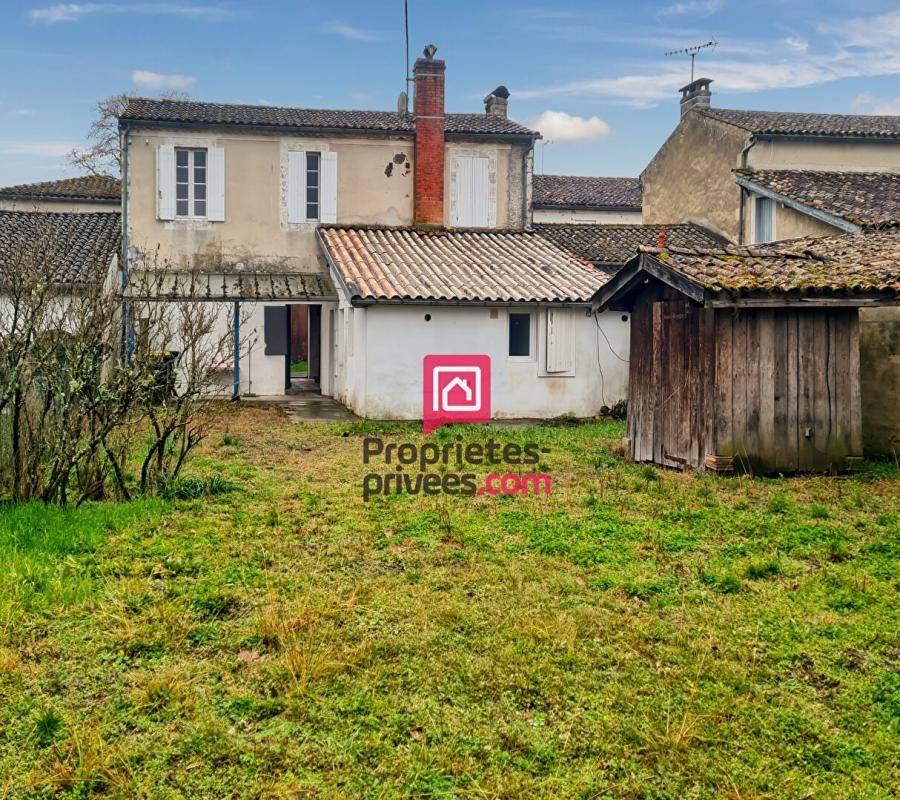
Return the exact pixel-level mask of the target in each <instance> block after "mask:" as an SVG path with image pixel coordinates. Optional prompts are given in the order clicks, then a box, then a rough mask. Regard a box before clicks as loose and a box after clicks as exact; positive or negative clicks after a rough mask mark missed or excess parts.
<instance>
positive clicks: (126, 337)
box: [119, 124, 132, 361]
mask: <svg viewBox="0 0 900 800" xmlns="http://www.w3.org/2000/svg"><path fill="white" fill-rule="evenodd" d="M119 130H120V131H121V135H122V141H121V143H120V146H121V150H122V260H121V262H120V268H121V270H122V350H123V352H124V353H125V356H126V358H127V359H128V360H129V361H130V360H131V354H132V347H131V341H130V330H129V327H130V326H129V325H128V314H129V310H128V300H127V299H125V292H126V289H127V288H128V138H129V136H130V135H131V127H130V126H129V125H128V124H126V125H125V127H124V128H123V127H122V125H121V124H120V125H119Z"/></svg>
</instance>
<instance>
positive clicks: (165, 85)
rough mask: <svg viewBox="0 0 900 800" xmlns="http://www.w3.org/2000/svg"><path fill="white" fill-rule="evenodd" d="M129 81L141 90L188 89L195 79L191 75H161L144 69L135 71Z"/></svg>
mask: <svg viewBox="0 0 900 800" xmlns="http://www.w3.org/2000/svg"><path fill="white" fill-rule="evenodd" d="M131 80H132V81H133V82H134V85H135V86H140V87H141V88H142V89H180V90H182V91H186V90H187V89H190V88H191V87H192V86H193V85H194V84H195V83H196V82H197V79H196V78H195V77H194V76H193V75H163V74H161V73H159V72H149V71H148V70H144V69H136V70H135V71H134V72H132V73H131Z"/></svg>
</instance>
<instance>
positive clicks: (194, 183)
mask: <svg viewBox="0 0 900 800" xmlns="http://www.w3.org/2000/svg"><path fill="white" fill-rule="evenodd" d="M206 185H207V175H206V148H205V147H204V148H187V147H176V148H175V216H177V217H187V218H189V219H196V218H200V219H203V218H205V217H206Z"/></svg>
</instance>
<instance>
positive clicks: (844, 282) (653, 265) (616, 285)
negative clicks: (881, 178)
mask: <svg viewBox="0 0 900 800" xmlns="http://www.w3.org/2000/svg"><path fill="white" fill-rule="evenodd" d="M647 275H649V276H651V277H653V278H656V279H657V280H660V281H662V282H664V283H667V284H669V285H670V286H672V287H673V288H675V289H676V290H677V291H679V292H681V293H682V294H684V295H686V296H687V297H690V298H691V299H693V300H695V301H696V302H699V303H704V304H706V305H723V306H739V305H784V304H790V303H798V304H809V305H811V304H815V303H819V304H822V305H837V306H841V305H845V306H846V305H895V304H898V303H900V233H897V232H893V231H889V232H878V233H868V234H863V235H855V234H843V235H839V236H826V237H822V238H818V239H792V240H788V241H784V242H779V243H777V244H776V245H772V246H764V247H735V246H728V247H726V248H723V249H719V250H690V249H682V248H674V247H670V248H667V249H664V250H660V249H656V248H642V249H641V252H640V253H639V254H638V255H637V256H636V257H635V258H633V259H632V260H631V261H629V262H628V264H626V265H625V267H623V268H622V270H621V271H620V272H619V273H618V274H617V275H616V276H615V277H614V278H613V279H611V280H610V281H609V283H608V284H606V285H605V286H603V287H601V289H600V290H599V291H598V292H597V294H596V295H595V296H594V301H593V304H594V305H595V306H596V307H603V308H605V307H607V306H608V305H610V304H611V303H613V302H614V301H615V300H617V299H619V298H622V297H623V296H624V295H626V294H629V293H631V292H632V291H634V290H635V289H636V288H638V286H639V285H640V284H641V282H642V281H643V279H644V277H645V276H647Z"/></svg>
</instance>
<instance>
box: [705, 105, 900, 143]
mask: <svg viewBox="0 0 900 800" xmlns="http://www.w3.org/2000/svg"><path fill="white" fill-rule="evenodd" d="M693 110H694V111H696V112H698V113H700V114H704V115H705V116H707V117H712V118H713V119H717V120H719V121H721V122H727V123H729V124H731V125H736V126H737V127H739V128H743V129H744V130H746V131H749V132H750V133H757V134H766V133H768V134H776V135H782V136H789V135H793V136H863V137H873V138H898V137H900V116H876V115H874V114H806V113H803V112H798V111H745V110H743V109H732V108H715V107H709V108H694V109H693Z"/></svg>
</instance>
